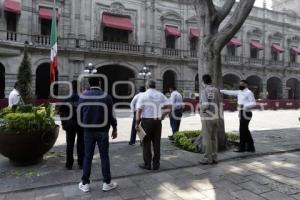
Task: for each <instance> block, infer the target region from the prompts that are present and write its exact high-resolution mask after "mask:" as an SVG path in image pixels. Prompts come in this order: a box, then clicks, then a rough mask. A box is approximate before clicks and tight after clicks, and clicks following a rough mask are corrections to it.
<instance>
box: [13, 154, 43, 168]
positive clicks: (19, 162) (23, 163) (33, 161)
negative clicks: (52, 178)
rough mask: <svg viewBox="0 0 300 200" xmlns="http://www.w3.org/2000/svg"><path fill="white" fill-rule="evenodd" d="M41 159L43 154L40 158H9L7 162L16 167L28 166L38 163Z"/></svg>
mask: <svg viewBox="0 0 300 200" xmlns="http://www.w3.org/2000/svg"><path fill="white" fill-rule="evenodd" d="M42 161H43V156H42V157H40V158H34V159H31V160H11V159H10V160H9V162H10V163H11V164H12V165H14V166H17V167H25V166H30V165H36V164H39V163H41V162H42Z"/></svg>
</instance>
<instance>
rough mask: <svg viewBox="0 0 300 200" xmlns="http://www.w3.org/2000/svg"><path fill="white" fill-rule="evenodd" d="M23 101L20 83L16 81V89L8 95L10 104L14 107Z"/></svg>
mask: <svg viewBox="0 0 300 200" xmlns="http://www.w3.org/2000/svg"><path fill="white" fill-rule="evenodd" d="M20 102H21V95H20V92H19V83H18V82H16V83H15V85H14V89H13V90H12V91H11V92H10V94H9V96H8V106H9V107H13V106H17V105H19V104H20Z"/></svg>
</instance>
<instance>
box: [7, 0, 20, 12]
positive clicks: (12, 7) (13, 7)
mask: <svg viewBox="0 0 300 200" xmlns="http://www.w3.org/2000/svg"><path fill="white" fill-rule="evenodd" d="M4 10H5V11H6V12H13V13H16V14H21V10H22V7H21V3H19V2H16V1H13V0H5V1H4Z"/></svg>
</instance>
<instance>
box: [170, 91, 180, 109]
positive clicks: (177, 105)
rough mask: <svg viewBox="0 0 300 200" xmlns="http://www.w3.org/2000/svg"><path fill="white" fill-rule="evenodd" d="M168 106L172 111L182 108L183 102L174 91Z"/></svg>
mask: <svg viewBox="0 0 300 200" xmlns="http://www.w3.org/2000/svg"><path fill="white" fill-rule="evenodd" d="M170 104H171V105H172V109H173V110H177V109H181V108H182V107H183V100H182V96H181V94H180V93H179V92H178V91H176V90H174V91H173V92H172V93H171V96H170Z"/></svg>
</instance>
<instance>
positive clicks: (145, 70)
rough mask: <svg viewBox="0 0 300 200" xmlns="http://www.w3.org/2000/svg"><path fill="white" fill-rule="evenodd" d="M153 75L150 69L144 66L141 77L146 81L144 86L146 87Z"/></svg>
mask: <svg viewBox="0 0 300 200" xmlns="http://www.w3.org/2000/svg"><path fill="white" fill-rule="evenodd" d="M151 75H152V73H151V71H150V69H149V67H147V66H144V67H143V69H141V70H140V73H139V76H142V77H143V79H144V86H146V79H147V78H149V77H150V76H151Z"/></svg>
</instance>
